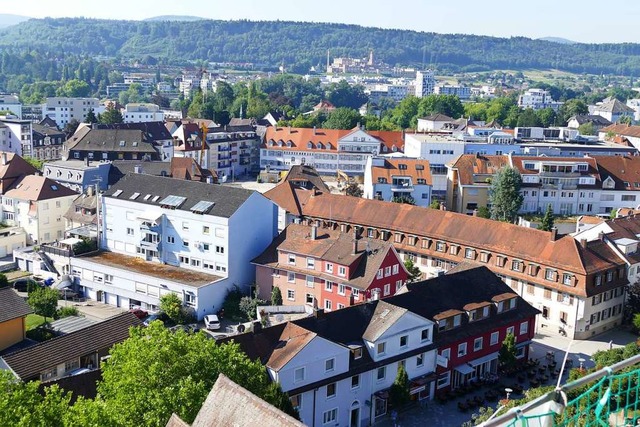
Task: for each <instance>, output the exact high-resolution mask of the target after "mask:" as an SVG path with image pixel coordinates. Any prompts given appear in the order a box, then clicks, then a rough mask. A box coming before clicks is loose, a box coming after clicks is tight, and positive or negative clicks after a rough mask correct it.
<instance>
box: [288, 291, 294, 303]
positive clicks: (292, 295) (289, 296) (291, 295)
mask: <svg viewBox="0 0 640 427" xmlns="http://www.w3.org/2000/svg"><path fill="white" fill-rule="evenodd" d="M287 299H288V300H289V301H293V300H295V299H296V291H294V290H293V289H287Z"/></svg>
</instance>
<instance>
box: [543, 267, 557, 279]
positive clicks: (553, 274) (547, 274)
mask: <svg viewBox="0 0 640 427" xmlns="http://www.w3.org/2000/svg"><path fill="white" fill-rule="evenodd" d="M544 278H545V279H547V280H556V272H555V270H553V269H551V268H547V269H546V270H545V271H544Z"/></svg>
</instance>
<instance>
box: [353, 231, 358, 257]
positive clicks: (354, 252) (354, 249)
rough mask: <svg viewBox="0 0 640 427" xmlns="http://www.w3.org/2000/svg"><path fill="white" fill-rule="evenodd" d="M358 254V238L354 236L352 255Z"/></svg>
mask: <svg viewBox="0 0 640 427" xmlns="http://www.w3.org/2000/svg"><path fill="white" fill-rule="evenodd" d="M357 253H358V237H357V236H356V235H355V234H354V236H353V254H354V255H356V254H357Z"/></svg>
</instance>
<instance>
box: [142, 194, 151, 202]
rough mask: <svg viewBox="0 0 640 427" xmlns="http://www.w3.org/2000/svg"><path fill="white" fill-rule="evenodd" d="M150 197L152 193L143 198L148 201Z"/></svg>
mask: <svg viewBox="0 0 640 427" xmlns="http://www.w3.org/2000/svg"><path fill="white" fill-rule="evenodd" d="M150 198H151V194H147V195H146V196H144V199H143V200H145V201H147V200H149V199H150Z"/></svg>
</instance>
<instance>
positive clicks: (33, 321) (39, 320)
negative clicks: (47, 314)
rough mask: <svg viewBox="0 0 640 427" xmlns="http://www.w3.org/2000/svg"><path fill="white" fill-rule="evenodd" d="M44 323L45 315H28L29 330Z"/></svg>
mask: <svg viewBox="0 0 640 427" xmlns="http://www.w3.org/2000/svg"><path fill="white" fill-rule="evenodd" d="M43 323H44V317H42V316H40V315H39V314H34V313H31V314H29V315H28V316H27V331H29V330H31V329H35V328H37V327H38V326H40V325H42V324H43Z"/></svg>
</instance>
